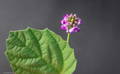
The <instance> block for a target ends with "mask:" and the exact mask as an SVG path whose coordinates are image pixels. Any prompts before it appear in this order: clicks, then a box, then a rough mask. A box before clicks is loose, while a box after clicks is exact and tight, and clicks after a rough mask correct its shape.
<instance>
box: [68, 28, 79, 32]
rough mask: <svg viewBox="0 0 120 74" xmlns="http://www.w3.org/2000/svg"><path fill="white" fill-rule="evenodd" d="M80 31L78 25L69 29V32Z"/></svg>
mask: <svg viewBox="0 0 120 74" xmlns="http://www.w3.org/2000/svg"><path fill="white" fill-rule="evenodd" d="M79 31H80V28H78V27H73V28H71V29H69V32H70V33H72V32H79Z"/></svg>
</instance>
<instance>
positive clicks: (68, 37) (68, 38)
mask: <svg viewBox="0 0 120 74" xmlns="http://www.w3.org/2000/svg"><path fill="white" fill-rule="evenodd" d="M69 40H70V33H68V34H67V43H69Z"/></svg>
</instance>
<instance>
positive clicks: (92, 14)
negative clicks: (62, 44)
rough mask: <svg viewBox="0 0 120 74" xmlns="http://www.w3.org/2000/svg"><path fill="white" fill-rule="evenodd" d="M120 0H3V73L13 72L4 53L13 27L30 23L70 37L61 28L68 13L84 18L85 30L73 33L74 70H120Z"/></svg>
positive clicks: (109, 73)
mask: <svg viewBox="0 0 120 74" xmlns="http://www.w3.org/2000/svg"><path fill="white" fill-rule="evenodd" d="M119 2H120V1H119V0H0V74H3V72H10V71H11V69H10V66H9V63H8V61H7V60H6V57H5V55H4V51H5V39H6V38H7V36H8V32H9V31H10V30H19V29H24V28H26V27H27V26H30V27H33V28H38V29H43V28H46V27H48V28H49V29H51V30H53V31H55V32H56V33H57V34H60V35H61V36H62V37H63V38H66V34H65V32H64V31H61V30H60V29H59V26H60V20H61V19H62V16H63V15H64V14H66V13H76V14H77V15H79V16H80V17H81V18H82V19H83V24H81V26H80V28H81V32H79V33H74V34H73V35H72V36H71V45H72V47H73V48H75V55H76V58H77V59H78V65H77V68H76V71H75V72H74V74H120V54H119V53H120V29H119V28H120V26H119V25H120V23H119V22H120V3H119Z"/></svg>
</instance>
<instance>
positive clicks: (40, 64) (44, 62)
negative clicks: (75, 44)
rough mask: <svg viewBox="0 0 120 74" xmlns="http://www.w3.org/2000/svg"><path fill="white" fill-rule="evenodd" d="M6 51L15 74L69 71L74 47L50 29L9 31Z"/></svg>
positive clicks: (43, 73)
mask: <svg viewBox="0 0 120 74" xmlns="http://www.w3.org/2000/svg"><path fill="white" fill-rule="evenodd" d="M6 44H7V45H6V51H5V54H6V56H7V58H8V60H9V62H10V65H11V67H12V70H13V71H14V72H15V74H72V73H73V72H74V70H75V68H76V63H77V61H76V59H75V56H74V49H73V48H71V47H70V46H69V44H68V43H67V42H66V40H63V39H62V38H61V37H60V36H59V35H57V34H55V33H54V32H52V31H50V30H49V29H44V30H37V29H33V28H27V29H25V30H17V31H12V32H10V33H9V37H8V39H7V40H6Z"/></svg>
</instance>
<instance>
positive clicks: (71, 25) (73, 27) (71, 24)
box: [61, 14, 81, 33]
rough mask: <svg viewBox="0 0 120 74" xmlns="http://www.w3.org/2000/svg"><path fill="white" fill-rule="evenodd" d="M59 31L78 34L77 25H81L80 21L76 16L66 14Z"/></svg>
mask: <svg viewBox="0 0 120 74" xmlns="http://www.w3.org/2000/svg"><path fill="white" fill-rule="evenodd" d="M61 24H62V25H61V29H62V30H66V32H67V33H72V32H79V31H80V28H79V27H78V25H80V24H81V19H80V18H78V17H77V16H76V14H66V15H65V16H64V18H63V19H62V20H61Z"/></svg>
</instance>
